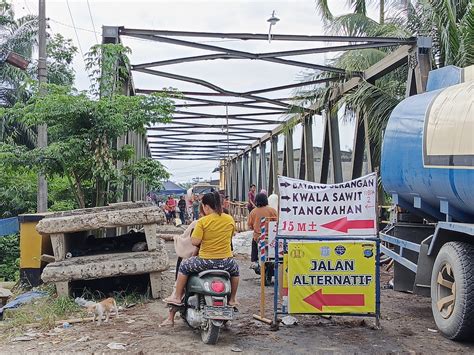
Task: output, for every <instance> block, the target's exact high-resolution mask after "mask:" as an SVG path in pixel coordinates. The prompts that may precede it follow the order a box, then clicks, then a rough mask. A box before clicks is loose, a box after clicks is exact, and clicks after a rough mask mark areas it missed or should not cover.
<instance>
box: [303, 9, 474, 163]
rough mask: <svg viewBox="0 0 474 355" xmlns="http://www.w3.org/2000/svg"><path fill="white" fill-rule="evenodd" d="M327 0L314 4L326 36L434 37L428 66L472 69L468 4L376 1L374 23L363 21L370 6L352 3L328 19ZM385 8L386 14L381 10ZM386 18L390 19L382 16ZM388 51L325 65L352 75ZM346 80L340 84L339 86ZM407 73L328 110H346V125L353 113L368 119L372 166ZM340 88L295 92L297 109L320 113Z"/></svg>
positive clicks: (472, 24) (473, 17)
mask: <svg viewBox="0 0 474 355" xmlns="http://www.w3.org/2000/svg"><path fill="white" fill-rule="evenodd" d="M328 2H329V1H327V0H317V1H316V8H317V10H318V12H319V14H320V16H321V18H322V19H323V21H324V23H325V27H326V31H327V32H328V33H329V34H337V35H348V36H371V37H378V36H389V37H410V36H416V35H430V36H432V37H433V59H434V60H433V62H434V63H435V64H436V66H438V67H440V66H446V65H450V64H452V65H458V66H467V65H471V64H474V5H473V3H472V0H458V1H456V2H455V4H454V3H453V2H452V1H445V0H419V1H414V2H411V1H406V2H405V3H402V5H403V6H401V7H400V3H401V2H400V1H398V6H395V5H393V3H392V2H389V1H387V0H385V1H384V0H380V1H377V3H378V4H379V8H380V18H379V22H377V21H375V20H373V19H371V18H370V17H368V16H367V5H368V4H369V1H359V0H351V1H350V4H352V7H353V10H354V11H353V12H351V13H348V14H345V15H341V16H336V17H335V16H333V14H332V13H331V11H330V8H329V6H328ZM388 5H391V6H390V7H389V10H390V11H387V12H386V10H385V7H386V6H388ZM386 14H390V15H391V16H388V17H387V16H386ZM390 52H391V49H385V48H380V49H363V50H355V51H348V52H344V53H342V54H341V55H339V56H338V57H336V58H335V59H333V60H331V61H330V64H332V65H334V66H335V67H339V68H343V69H346V70H347V71H348V72H351V71H363V70H365V69H367V68H368V67H370V66H371V65H373V64H375V63H376V62H378V61H380V60H381V59H382V58H384V57H385V56H386V55H387V54H389V53H390ZM328 76H331V75H330V74H327V73H317V72H315V73H310V74H309V75H307V76H305V80H308V79H311V80H314V79H317V78H323V77H328ZM344 79H346V78H341V81H342V80H344ZM406 80H407V68H406V67H402V68H399V69H397V70H395V71H393V72H392V73H390V74H387V75H385V76H384V77H383V78H380V79H378V80H377V81H375V82H373V83H369V82H367V81H364V82H362V83H361V85H359V86H358V87H357V88H356V89H354V90H353V91H351V92H348V93H346V94H345V95H344V96H343V97H341V98H339V99H338V100H337V102H335V103H334V105H333V106H332V109H333V110H334V111H337V110H338V109H340V108H341V107H344V108H345V111H346V117H347V119H349V120H351V119H353V118H354V117H355V115H354V112H355V111H356V110H357V111H358V113H359V114H361V115H364V116H365V117H367V118H368V123H369V136H370V139H371V142H372V143H373V144H374V148H375V151H374V153H375V154H374V157H373V158H374V166H377V165H378V164H377V162H378V160H379V157H380V147H381V139H382V134H381V132H382V131H383V129H384V127H385V125H386V123H387V121H388V118H389V116H390V113H391V112H392V110H393V109H394V108H395V106H396V105H397V104H398V103H399V102H400V101H401V100H402V99H403V98H404V96H405V86H406ZM338 84H340V82H334V83H332V84H331V85H330V86H325V87H322V86H319V87H314V88H311V89H310V90H306V91H299V92H298V95H297V96H299V97H304V98H305V99H304V101H303V102H301V101H300V102H299V104H300V105H305V104H306V105H307V104H310V103H311V104H316V105H317V106H318V107H324V104H325V103H326V102H328V98H329V97H330V95H331V92H332V90H334V88H335V87H337V85H338Z"/></svg>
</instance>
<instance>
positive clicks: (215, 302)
mask: <svg viewBox="0 0 474 355" xmlns="http://www.w3.org/2000/svg"><path fill="white" fill-rule="evenodd" d="M212 305H213V306H223V305H224V301H214V302H213V303H212Z"/></svg>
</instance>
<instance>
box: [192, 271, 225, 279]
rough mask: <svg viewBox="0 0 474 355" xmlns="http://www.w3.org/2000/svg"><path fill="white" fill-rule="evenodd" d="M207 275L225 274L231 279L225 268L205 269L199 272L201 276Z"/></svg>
mask: <svg viewBox="0 0 474 355" xmlns="http://www.w3.org/2000/svg"><path fill="white" fill-rule="evenodd" d="M206 275H216V276H223V277H226V278H228V279H230V274H229V273H228V272H227V271H225V270H204V271H201V272H200V273H199V274H198V276H199V277H204V276H206Z"/></svg>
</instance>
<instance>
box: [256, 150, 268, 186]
mask: <svg viewBox="0 0 474 355" xmlns="http://www.w3.org/2000/svg"><path fill="white" fill-rule="evenodd" d="M265 147H266V144H265V143H261V144H260V145H259V151H260V156H259V162H258V183H257V188H258V190H259V191H260V190H261V189H265V190H267V189H268V182H267V176H268V173H267V153H266V149H265Z"/></svg>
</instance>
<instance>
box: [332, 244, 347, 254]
mask: <svg viewBox="0 0 474 355" xmlns="http://www.w3.org/2000/svg"><path fill="white" fill-rule="evenodd" d="M334 252H335V253H336V254H337V255H344V254H345V252H346V247H344V246H343V245H338V246H337V247H335V248H334Z"/></svg>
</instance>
